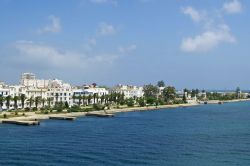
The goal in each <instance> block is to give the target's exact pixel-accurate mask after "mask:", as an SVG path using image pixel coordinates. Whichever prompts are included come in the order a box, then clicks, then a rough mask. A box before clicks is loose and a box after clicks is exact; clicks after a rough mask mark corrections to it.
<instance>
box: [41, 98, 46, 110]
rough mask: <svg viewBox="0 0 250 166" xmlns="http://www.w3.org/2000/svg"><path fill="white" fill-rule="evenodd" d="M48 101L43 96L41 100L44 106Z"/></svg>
mask: <svg viewBox="0 0 250 166" xmlns="http://www.w3.org/2000/svg"><path fill="white" fill-rule="evenodd" d="M46 101H47V100H46V99H45V98H42V99H41V102H42V108H44V106H45V103H46Z"/></svg>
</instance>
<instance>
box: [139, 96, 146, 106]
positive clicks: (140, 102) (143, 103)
mask: <svg viewBox="0 0 250 166" xmlns="http://www.w3.org/2000/svg"><path fill="white" fill-rule="evenodd" d="M138 103H139V106H140V107H145V101H144V99H143V98H140V99H139V100H138Z"/></svg>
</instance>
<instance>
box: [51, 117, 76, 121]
mask: <svg viewBox="0 0 250 166" xmlns="http://www.w3.org/2000/svg"><path fill="white" fill-rule="evenodd" d="M49 119H55V120H75V119H76V117H73V116H50V117H49Z"/></svg>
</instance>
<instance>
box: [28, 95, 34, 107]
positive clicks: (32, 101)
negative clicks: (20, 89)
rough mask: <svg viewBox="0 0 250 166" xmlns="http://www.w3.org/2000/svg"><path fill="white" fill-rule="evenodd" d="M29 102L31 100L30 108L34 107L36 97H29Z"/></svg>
mask: <svg viewBox="0 0 250 166" xmlns="http://www.w3.org/2000/svg"><path fill="white" fill-rule="evenodd" d="M28 102H29V106H30V110H31V107H32V105H33V104H34V98H33V97H32V96H31V97H30V98H29V99H28Z"/></svg>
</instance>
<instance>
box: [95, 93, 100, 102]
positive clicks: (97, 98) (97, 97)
mask: <svg viewBox="0 0 250 166" xmlns="http://www.w3.org/2000/svg"><path fill="white" fill-rule="evenodd" d="M99 98H100V97H99V95H98V93H96V101H97V103H99Z"/></svg>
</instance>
